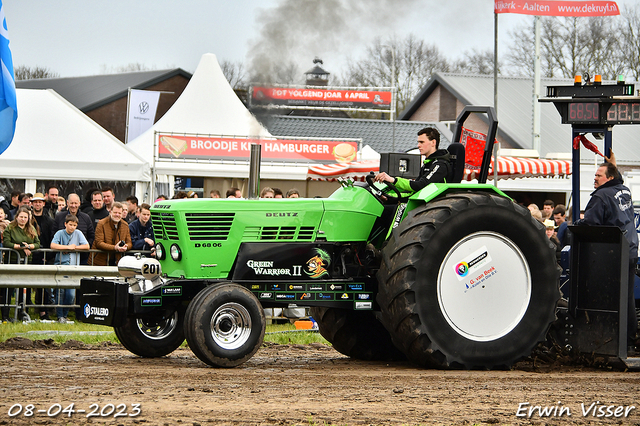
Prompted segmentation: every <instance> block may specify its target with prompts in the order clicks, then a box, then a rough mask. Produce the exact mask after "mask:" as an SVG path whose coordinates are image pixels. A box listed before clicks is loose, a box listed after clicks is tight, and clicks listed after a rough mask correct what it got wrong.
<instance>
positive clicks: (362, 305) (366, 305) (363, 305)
mask: <svg viewBox="0 0 640 426" xmlns="http://www.w3.org/2000/svg"><path fill="white" fill-rule="evenodd" d="M354 308H355V309H356V310H367V309H373V302H356V303H355V306H354Z"/></svg>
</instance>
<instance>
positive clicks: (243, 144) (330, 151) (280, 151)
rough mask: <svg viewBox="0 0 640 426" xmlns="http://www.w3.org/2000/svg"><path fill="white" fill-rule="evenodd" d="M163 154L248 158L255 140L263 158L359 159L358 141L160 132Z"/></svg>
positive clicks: (290, 159)
mask: <svg viewBox="0 0 640 426" xmlns="http://www.w3.org/2000/svg"><path fill="white" fill-rule="evenodd" d="M158 142H159V143H158V156H159V157H160V158H171V159H176V158H197V159H206V160H209V159H225V160H229V159H237V160H248V159H249V157H250V156H251V144H254V143H257V144H261V145H262V158H263V159H270V160H277V161H293V162H304V163H347V162H350V161H355V159H356V154H357V152H358V143H357V142H355V141H321V140H288V139H278V140H260V139H249V138H229V137H204V136H176V135H158Z"/></svg>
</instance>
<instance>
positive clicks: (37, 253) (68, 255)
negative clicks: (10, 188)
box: [0, 186, 155, 323]
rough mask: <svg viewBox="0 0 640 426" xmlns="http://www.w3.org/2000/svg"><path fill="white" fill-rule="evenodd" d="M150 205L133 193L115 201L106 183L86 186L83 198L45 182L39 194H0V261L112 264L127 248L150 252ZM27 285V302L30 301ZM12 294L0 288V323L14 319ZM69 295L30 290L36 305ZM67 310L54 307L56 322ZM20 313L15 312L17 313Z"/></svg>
mask: <svg viewBox="0 0 640 426" xmlns="http://www.w3.org/2000/svg"><path fill="white" fill-rule="evenodd" d="M150 209H151V206H150V205H149V204H145V203H143V204H139V203H138V199H137V198H136V197H135V196H129V197H127V199H126V200H125V201H124V202H118V201H115V197H114V191H113V189H112V188H110V187H103V188H101V189H96V188H94V189H92V190H90V191H88V192H87V194H85V197H84V203H83V202H81V199H80V196H79V195H78V194H75V193H71V194H68V195H67V198H66V199H65V198H63V197H61V196H60V194H59V190H58V188H57V187H56V186H49V187H48V188H46V193H44V194H43V193H39V192H38V193H35V194H30V193H21V192H19V191H14V192H12V193H11V194H10V198H9V199H6V198H4V197H2V196H0V247H1V248H2V250H1V251H0V263H29V264H37V265H96V266H106V265H112V266H115V265H116V264H117V262H118V260H119V259H120V257H122V255H123V254H124V253H125V252H126V251H129V250H142V251H152V254H153V250H154V246H155V241H154V234H153V226H152V223H151V212H150ZM41 249H50V250H41ZM89 249H93V250H89ZM51 250H53V251H51ZM30 290H31V289H27V292H26V300H27V304H31V303H32V302H31V300H32V295H31V291H30ZM13 293H14V290H13V289H7V288H2V289H0V305H2V306H1V311H2V322H12V321H15V319H14V318H13V317H10V315H9V313H10V311H9V306H8V305H10V304H11V300H12V298H13ZM18 293H19V294H18V295H17V296H16V297H17V302H18V303H22V300H23V294H22V292H18ZM74 298H75V290H74V289H57V290H56V291H52V290H51V289H37V290H36V291H35V301H36V303H35V304H36V305H51V304H53V305H57V304H60V305H72V304H73V302H74ZM37 309H38V313H39V316H40V319H41V320H49V319H50V317H49V312H48V310H47V309H46V308H45V307H40V308H37ZM68 312H69V308H68V307H66V308H65V307H58V308H57V309H56V316H57V319H58V321H59V322H61V323H64V322H66V321H67V315H68ZM23 314H24V313H23V312H19V313H18V317H22V316H23Z"/></svg>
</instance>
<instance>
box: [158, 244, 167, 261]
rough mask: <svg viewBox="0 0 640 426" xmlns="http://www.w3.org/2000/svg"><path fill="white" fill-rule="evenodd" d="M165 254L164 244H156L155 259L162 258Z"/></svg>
mask: <svg viewBox="0 0 640 426" xmlns="http://www.w3.org/2000/svg"><path fill="white" fill-rule="evenodd" d="M165 256H166V253H165V251H164V246H163V245H162V244H161V243H158V244H156V259H158V260H164V258H165Z"/></svg>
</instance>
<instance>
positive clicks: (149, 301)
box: [140, 297, 162, 306]
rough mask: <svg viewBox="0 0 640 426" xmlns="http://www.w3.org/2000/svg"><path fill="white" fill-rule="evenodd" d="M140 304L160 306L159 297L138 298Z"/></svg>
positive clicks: (160, 300) (160, 299)
mask: <svg viewBox="0 0 640 426" xmlns="http://www.w3.org/2000/svg"><path fill="white" fill-rule="evenodd" d="M140 304H141V305H142V306H162V298H161V297H143V298H141V299H140Z"/></svg>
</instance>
